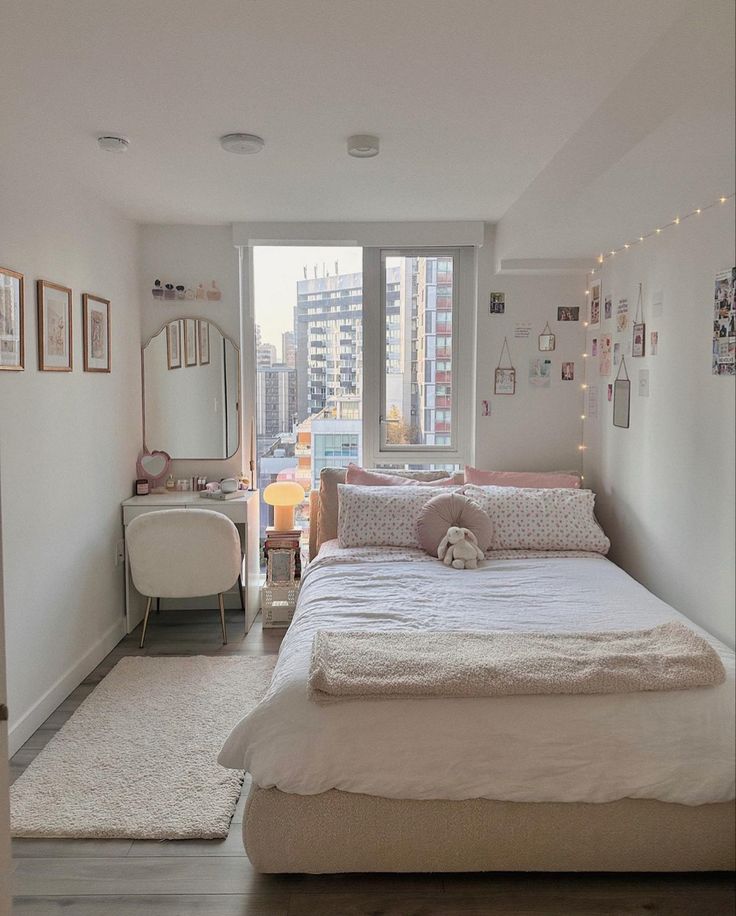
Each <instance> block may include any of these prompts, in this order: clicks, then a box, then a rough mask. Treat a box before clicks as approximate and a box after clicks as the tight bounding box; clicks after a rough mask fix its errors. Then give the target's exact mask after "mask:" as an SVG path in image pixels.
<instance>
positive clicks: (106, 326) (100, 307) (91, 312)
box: [82, 293, 110, 372]
mask: <svg viewBox="0 0 736 916" xmlns="http://www.w3.org/2000/svg"><path fill="white" fill-rule="evenodd" d="M82 321H83V323H84V371H85V372H109V371H110V300H109V299H102V298H100V296H93V295H92V294H91V293H83V294H82Z"/></svg>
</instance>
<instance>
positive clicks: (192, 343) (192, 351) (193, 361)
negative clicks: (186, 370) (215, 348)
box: [184, 318, 197, 366]
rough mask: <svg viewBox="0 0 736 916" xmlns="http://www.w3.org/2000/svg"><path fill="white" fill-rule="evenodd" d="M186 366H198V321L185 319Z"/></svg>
mask: <svg viewBox="0 0 736 916" xmlns="http://www.w3.org/2000/svg"><path fill="white" fill-rule="evenodd" d="M184 365H185V366H196V365H197V319H196V318H185V319H184Z"/></svg>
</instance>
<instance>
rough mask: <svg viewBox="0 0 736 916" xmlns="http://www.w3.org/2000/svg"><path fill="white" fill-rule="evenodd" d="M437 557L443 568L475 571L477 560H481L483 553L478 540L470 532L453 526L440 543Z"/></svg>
mask: <svg viewBox="0 0 736 916" xmlns="http://www.w3.org/2000/svg"><path fill="white" fill-rule="evenodd" d="M437 556H438V557H439V558H440V560H442V561H443V562H444V564H445V566H454V567H455V569H475V568H476V567H477V566H478V560H482V559H483V551H482V550H481V549H480V547H478V539H477V538H476V536H475V535H474V534H473V532H472V531H469V530H468V529H467V528H458V527H456V526H455V525H453V526H452V527H451V528H448V529H447V534H446V535H445V536H444V537H443V538H442V540H441V541H440V546H439V547H438V548H437Z"/></svg>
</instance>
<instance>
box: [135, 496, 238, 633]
mask: <svg viewBox="0 0 736 916" xmlns="http://www.w3.org/2000/svg"><path fill="white" fill-rule="evenodd" d="M126 540H127V546H128V557H129V559H130V574H131V578H132V579H133V584H134V585H135V587H136V588H137V589H138V591H139V592H140V593H141V594H142V595H145V596H146V597H147V599H148V600H147V602H146V616H145V617H144V618H143V632H142V633H141V648H142V647H143V641H144V640H145V638H146V628H147V626H148V616H149V614H150V613H151V603H152V601H153V599H154V598H156V599H160V598H199V597H202V596H204V595H217V597H218V600H219V604H220V622H221V624H222V642H223V644H225V643H227V626H226V624H225V600H224V597H223V593H224V592H226V591H228V589H230V588H231V587H232V586H233V585H234V584H235V582H236V581H237V582H238V586H239V588H238V591H239V592H240V600H241V603H242V601H243V591H242V587H241V586H242V583H241V580H240V564H241V558H242V557H241V550H240V537H239V536H238V529H237V528H236V527H235V525H234V524H233V523H232V522H231V521H230V519H229V518H227V516H225V515H221V514H220V513H219V512H211V511H209V510H208V509H163V510H161V511H160V512H146V513H145V514H144V515H139V516H138V518H134V519H133V521H132V522H131V523H130V524H129V525H128V527H127V530H126Z"/></svg>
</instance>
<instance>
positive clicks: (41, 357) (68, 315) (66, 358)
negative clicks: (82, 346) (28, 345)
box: [36, 280, 72, 372]
mask: <svg viewBox="0 0 736 916" xmlns="http://www.w3.org/2000/svg"><path fill="white" fill-rule="evenodd" d="M36 293H37V299H38V368H39V369H40V370H41V371H42V372H71V371H72V291H71V290H70V289H69V288H68V287H66V286H61V284H59V283H51V282H49V281H48V280H39V281H38V282H37V284H36Z"/></svg>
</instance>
